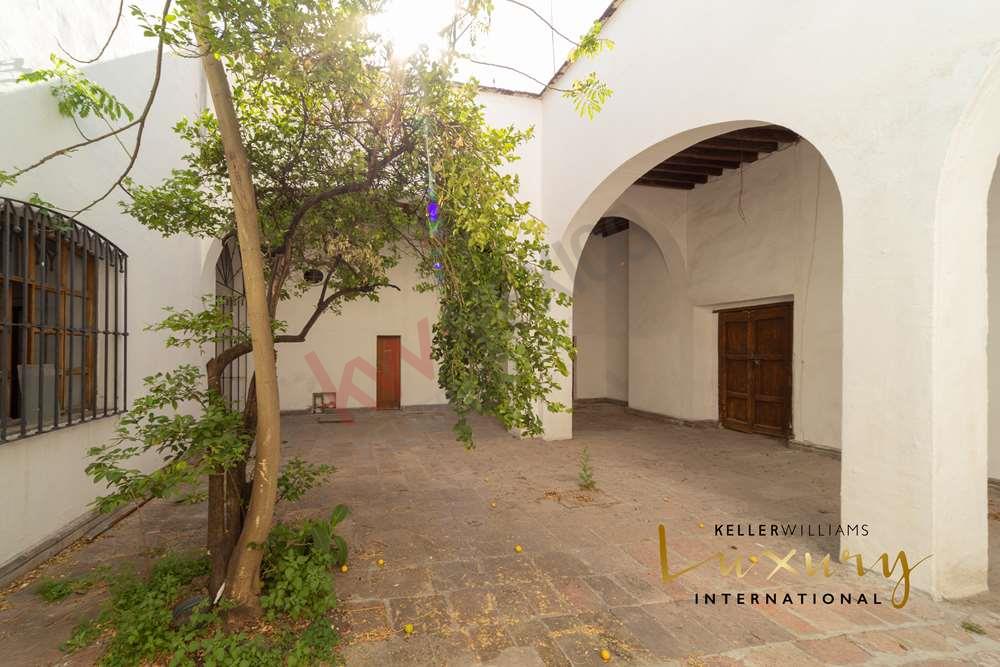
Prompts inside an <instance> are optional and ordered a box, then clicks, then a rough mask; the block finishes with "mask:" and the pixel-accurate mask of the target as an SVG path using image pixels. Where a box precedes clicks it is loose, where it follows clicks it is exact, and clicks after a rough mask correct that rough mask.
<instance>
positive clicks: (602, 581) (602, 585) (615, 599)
mask: <svg viewBox="0 0 1000 667" xmlns="http://www.w3.org/2000/svg"><path fill="white" fill-rule="evenodd" d="M584 581H585V582H586V583H587V585H588V586H590V587H591V588H592V589H594V591H595V592H596V593H597V594H598V595H599V596H600V597H601V599H602V600H603V601H604V603H605V604H606V605H607V606H609V607H621V606H624V605H637V604H639V600H637V599H636V598H634V597H632V596H631V595H629V593H628V592H627V591H626V590H625V589H624V588H622V587H621V586H619V585H618V583H617V582H615V581H614V580H613V579H611V577H604V576H597V577H585V578H584Z"/></svg>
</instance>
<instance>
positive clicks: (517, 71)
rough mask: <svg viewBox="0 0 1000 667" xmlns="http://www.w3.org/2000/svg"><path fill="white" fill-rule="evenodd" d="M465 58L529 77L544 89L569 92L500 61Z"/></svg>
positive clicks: (471, 61) (478, 63)
mask: <svg viewBox="0 0 1000 667" xmlns="http://www.w3.org/2000/svg"><path fill="white" fill-rule="evenodd" d="M465 59H466V60H468V61H469V62H470V63H475V64H476V65H483V66H484V67H496V68H497V69H505V70H508V71H510V72H514V73H515V74H520V75H521V76H523V77H524V78H526V79H531V80H532V81H534V82H535V83H537V84H538V85H539V86H542V87H543V88H545V89H546V90H554V91H556V92H558V93H568V92H569V91H568V90H567V89H566V88H557V87H556V86H553V85H550V84H548V83H546V82H544V81H541V80H539V79H536V78H535V77H533V76H531V75H530V74H528V73H527V72H525V71H523V70H519V69H517V68H516V67H511V66H510V65H501V64H500V63H491V62H487V61H485V60H476V59H475V58H471V57H469V56H465Z"/></svg>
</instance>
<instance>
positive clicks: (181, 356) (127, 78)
mask: <svg viewBox="0 0 1000 667" xmlns="http://www.w3.org/2000/svg"><path fill="white" fill-rule="evenodd" d="M64 24H65V25H66V26H69V24H68V23H65V22H64ZM67 29H69V28H68V27H67ZM75 43H76V44H77V45H78V46H79V48H84V45H82V44H80V43H79V42H75ZM40 48H43V47H40ZM19 53H23V52H19ZM24 55H27V56H29V57H27V58H26V59H25V61H26V62H34V61H36V60H38V58H37V57H32V56H31V54H24ZM152 66H153V59H152V56H151V54H148V53H140V54H137V55H127V56H123V57H120V58H113V59H111V60H110V61H108V62H106V63H103V64H101V65H98V66H94V67H90V68H88V70H87V71H88V74H90V75H91V76H92V77H93V78H94V79H95V80H96V81H98V82H99V83H102V84H104V85H105V86H107V87H108V88H110V89H112V90H114V91H115V92H116V93H118V94H120V95H121V97H122V99H123V101H124V102H125V103H126V104H128V105H129V106H130V107H131V108H132V109H137V108H141V106H142V103H143V100H144V97H145V94H146V92H147V85H148V80H149V78H150V76H151V72H152ZM200 81H201V79H200V69H199V67H198V63H197V62H195V61H192V60H186V59H180V58H168V59H167V60H166V62H165V65H164V70H163V79H162V83H161V89H160V93H159V96H158V99H157V102H156V104H155V105H154V107H153V111H152V115H151V117H150V122H149V125H148V127H147V129H146V133H145V136H144V139H143V150H142V152H141V154H140V157H139V159H138V161H137V163H136V168H135V170H134V171H133V177H134V178H135V179H136V180H137V181H139V182H142V183H146V184H151V183H157V182H159V181H160V180H162V179H163V178H164V177H165V176H166V175H168V174H169V170H170V169H171V168H173V167H176V166H177V165H178V164H179V160H180V156H181V155H182V154H183V148H184V147H183V145H182V143H181V142H180V141H179V140H178V139H177V138H176V136H175V135H174V134H173V132H172V131H171V129H170V128H171V126H172V125H173V124H174V123H175V122H176V121H177V120H178V119H180V118H181V117H182V116H185V115H192V114H194V113H196V112H197V111H198V109H200V108H201V101H202V98H201V93H200V91H201V84H200ZM123 82H132V85H123ZM0 125H2V127H4V128H5V134H4V151H3V155H2V158H0V168H6V167H9V166H10V165H12V164H25V163H28V162H29V160H34V159H37V158H38V157H40V156H41V155H44V154H46V153H47V152H49V151H52V150H55V149H56V148H60V147H62V146H66V145H69V144H71V143H74V142H76V141H79V135H78V134H77V133H76V130H75V129H74V128H73V124H72V123H71V122H70V121H68V120H67V119H65V118H62V117H60V116H59V115H58V112H57V110H56V107H55V103H54V100H53V99H52V96H51V95H50V93H49V91H48V90H47V89H46V88H45V87H43V86H32V87H27V86H24V85H17V86H14V85H9V86H0ZM83 127H84V130H85V131H86V132H88V133H91V134H95V133H96V132H95V130H98V128H99V126H98V125H96V124H92V123H83ZM126 159H127V158H126V157H125V155H124V153H123V152H122V150H121V148H120V147H119V146H118V145H117V144H115V143H114V142H107V143H106V145H104V146H97V147H91V148H87V149H84V150H81V151H78V152H77V153H76V154H74V155H73V156H72V157H70V158H60V159H56V160H53V161H51V162H50V163H49V164H47V165H46V166H45V167H43V168H42V169H39V170H38V171H37V172H34V173H31V174H29V175H27V176H25V177H24V178H22V179H21V180H20V181H19V182H18V183H17V185H16V186H13V187H9V188H4V189H3V190H0V194H3V195H6V196H9V197H13V198H18V199H27V198H29V197H30V196H31V195H32V193H36V192H37V193H38V194H39V195H40V196H41V197H42V198H43V199H45V200H48V201H51V202H53V203H55V204H57V205H60V206H64V207H68V208H72V207H79V206H83V205H84V204H86V203H88V202H89V201H91V200H93V199H94V198H96V197H97V196H98V195H100V194H101V193H103V192H104V190H106V189H107V187H108V185H109V184H110V183H111V182H113V180H114V178H115V177H116V176H117V175H118V174H119V173H120V170H121V169H122V168H123V167H124V164H125V160H126ZM122 196H123V195H121V194H120V193H119V192H115V193H112V194H111V196H109V197H108V198H107V199H106V200H105V201H104V202H102V203H101V204H99V205H97V206H96V207H94V208H93V209H92V210H89V211H87V212H85V213H84V214H82V215H81V216H80V217H79V219H80V220H81V222H83V223H85V224H87V225H89V226H90V227H92V228H93V229H95V230H97V231H98V232H100V233H101V234H103V235H105V236H106V237H107V238H108V239H110V240H111V241H112V242H113V243H115V244H117V245H118V246H119V247H120V248H121V249H122V250H123V251H124V252H126V253H127V254H128V256H129V260H128V329H129V334H130V335H129V339H128V378H127V384H128V394H129V397H130V398H134V397H135V396H137V395H139V393H140V392H141V391H142V378H144V377H146V376H148V375H152V374H153V373H155V372H157V371H162V370H166V369H169V368H173V367H175V366H176V365H178V364H180V363H185V362H186V363H195V364H199V365H200V364H203V363H204V361H203V360H202V359H201V357H199V355H198V353H197V352H196V351H191V350H166V349H165V348H164V347H163V338H162V336H160V335H159V334H156V333H152V332H148V331H145V330H144V328H145V326H146V325H148V324H151V323H153V322H156V321H158V320H160V319H162V317H163V311H162V308H163V307H164V306H167V305H171V306H174V307H175V308H178V309H185V308H199V307H200V306H201V301H200V296H201V295H202V294H209V293H212V291H213V289H214V282H213V277H212V275H211V273H208V274H206V273H205V272H204V270H203V266H202V264H203V256H204V249H203V244H202V243H201V242H200V241H198V240H196V239H192V238H188V237H173V238H169V239H165V238H163V237H162V236H160V235H159V234H158V233H156V232H152V231H149V230H147V229H145V228H144V227H142V226H140V225H139V224H138V223H137V222H135V221H134V220H132V219H131V218H129V217H127V216H125V215H123V214H122V213H121V211H120V209H119V207H118V201H119V200H120V199H121V198H122ZM152 248H155V252H152V251H151V249H152ZM122 370H124V368H122ZM115 422H116V419H115V418H114V417H108V418H105V419H101V420H98V421H95V422H91V423H88V424H85V425H78V426H72V427H70V428H66V429H63V430H60V431H56V432H54V433H49V434H43V435H38V436H34V437H30V438H27V439H25V440H24V441H21V442H8V443H6V444H0V488H2V489H3V503H4V507H3V511H2V512H0V565H2V564H3V563H5V562H7V561H9V560H11V559H12V558H14V557H15V556H17V554H19V553H21V552H23V551H25V550H26V549H30V548H31V547H32V546H33V545H35V544H38V543H41V542H43V541H44V540H45V539H47V538H48V537H50V536H52V535H54V534H56V533H57V532H58V531H59V530H60V529H62V528H63V527H64V526H66V525H67V524H69V523H70V522H72V521H74V520H75V519H77V518H79V517H81V516H82V515H84V514H85V513H86V512H87V511H88V505H89V503H90V502H91V501H93V500H94V498H95V497H96V496H97V495H98V493H99V492H100V491H101V489H99V488H98V487H96V486H95V485H94V484H92V483H91V481H90V479H89V478H88V477H87V476H86V475H85V474H84V467H85V465H86V463H87V459H86V452H87V450H88V449H89V448H90V447H93V446H96V445H100V444H103V443H105V442H107V441H108V439H109V437H110V436H111V435H112V433H113V429H114V426H115ZM140 464H141V465H143V466H147V467H152V466H154V465H156V464H157V461H156V459H155V457H148V458H147V459H145V460H143V461H141V462H140Z"/></svg>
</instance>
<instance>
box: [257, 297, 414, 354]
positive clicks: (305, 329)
mask: <svg viewBox="0 0 1000 667" xmlns="http://www.w3.org/2000/svg"><path fill="white" fill-rule="evenodd" d="M382 287H391V288H392V289H394V290H396V291H400V290H399V287H397V286H396V285H393V284H392V283H371V284H369V285H362V286H360V287H345V288H343V289H339V290H337V291H336V292H334V293H333V294H331V295H330V296H328V297H326V298H325V299H321V300H320V301H319V302H318V303H317V304H316V308H315V309H314V310H313V314H312V315H310V316H309V319H308V320H306V323H305V324H304V325H302V329H301V330H300V331H299V333H298V334H286V335H283V336H277V337H275V339H274V342H276V343H304V342H305V340H306V336H307V335H309V331H310V330H311V329H312V328H313V325H314V324H316V321H317V320H318V319H319V317H320V315H322V314H323V313H325V312H326V310H327V309H328V308H329V307H330V306H331V305H333V303H334V302H335V301H337V300H338V299H342V298H344V297H345V296H354V295H358V294H369V293H371V292H374V291H375V290H378V289H380V288H382ZM324 289H325V286H324Z"/></svg>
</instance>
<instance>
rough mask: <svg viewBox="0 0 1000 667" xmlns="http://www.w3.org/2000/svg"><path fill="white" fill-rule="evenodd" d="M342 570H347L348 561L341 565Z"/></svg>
mask: <svg viewBox="0 0 1000 667" xmlns="http://www.w3.org/2000/svg"><path fill="white" fill-rule="evenodd" d="M340 571H341V572H347V563H344V564H343V565H341V566H340Z"/></svg>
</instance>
